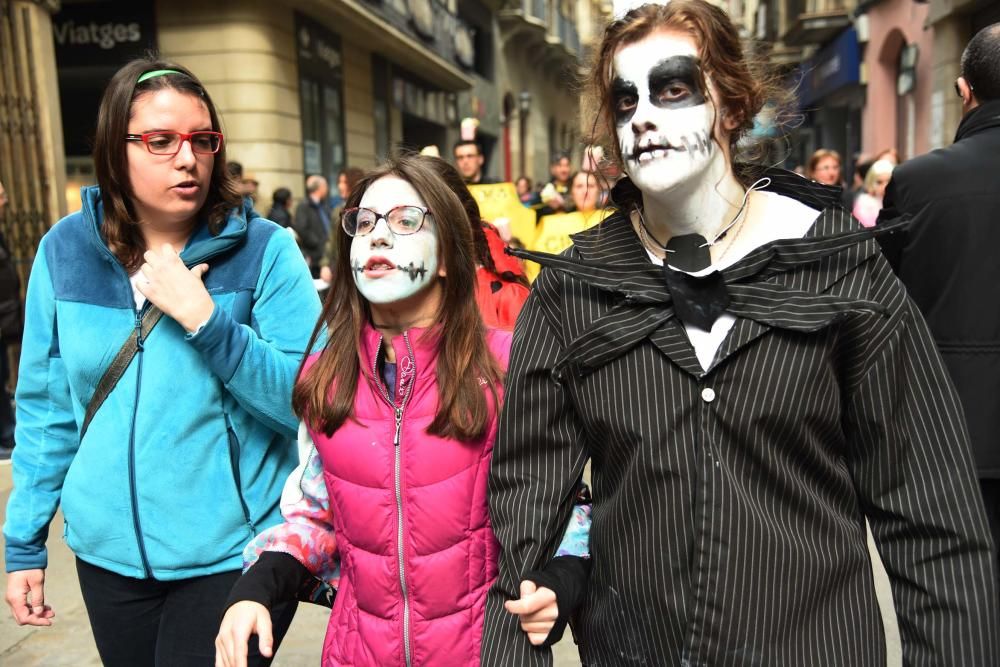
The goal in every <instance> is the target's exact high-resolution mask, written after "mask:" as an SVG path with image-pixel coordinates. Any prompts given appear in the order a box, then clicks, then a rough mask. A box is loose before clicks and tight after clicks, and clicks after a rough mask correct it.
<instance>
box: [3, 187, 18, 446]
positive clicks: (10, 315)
mask: <svg viewBox="0 0 1000 667" xmlns="http://www.w3.org/2000/svg"><path fill="white" fill-rule="evenodd" d="M6 207H7V191H6V190H5V189H4V187H3V183H0V220H3V218H4V209H6ZM23 326H24V320H23V316H22V307H21V280H20V278H18V275H17V270H16V269H15V268H14V258H13V256H12V255H11V252H10V248H9V247H7V241H6V240H5V239H4V236H3V234H2V233H0V461H8V460H10V454H11V451H12V450H13V449H14V411H13V410H12V409H11V405H10V396H9V395H8V394H7V381H8V380H9V379H10V367H9V364H8V360H7V345H8V344H16V343H19V342H20V340H21V329H22V327H23Z"/></svg>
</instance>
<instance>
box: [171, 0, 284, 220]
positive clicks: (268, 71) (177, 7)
mask: <svg viewBox="0 0 1000 667" xmlns="http://www.w3.org/2000/svg"><path fill="white" fill-rule="evenodd" d="M156 9H157V24H158V27H159V43H160V49H161V51H162V53H163V56H164V57H166V58H167V59H172V60H176V61H177V62H178V63H180V64H182V65H184V66H186V67H189V68H190V69H191V70H192V71H193V72H194V73H195V74H196V75H197V76H198V77H199V78H200V79H201V81H202V83H204V84H205V86H206V88H207V89H208V91H209V94H210V95H211V96H212V99H213V101H214V102H215V104H216V106H217V107H218V108H219V113H220V114H221V115H222V122H223V127H224V132H225V134H226V153H227V157H228V158H229V159H230V160H235V161H237V162H240V163H242V164H243V168H244V170H245V172H249V173H252V174H253V175H254V176H255V177H256V178H257V180H258V181H259V184H260V185H259V192H260V193H261V195H262V198H263V200H264V201H265V202H270V195H271V192H273V191H274V189H275V188H278V187H281V186H285V187H289V188H291V190H292V191H293V192H296V193H299V194H301V193H302V177H303V174H302V124H301V118H300V113H299V88H298V78H299V77H298V67H297V64H296V60H295V53H296V51H295V34H294V28H293V17H292V10H291V9H290V8H289V7H288V6H286V5H283V4H280V3H276V2H266V1H265V0H240V1H236V0H222V1H216V2H204V1H202V0H157V4H156Z"/></svg>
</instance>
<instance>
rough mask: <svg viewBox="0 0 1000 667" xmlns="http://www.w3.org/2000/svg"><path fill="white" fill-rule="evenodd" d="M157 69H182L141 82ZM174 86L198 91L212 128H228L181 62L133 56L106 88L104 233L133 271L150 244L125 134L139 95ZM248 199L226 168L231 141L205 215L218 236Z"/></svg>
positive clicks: (100, 160)
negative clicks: (140, 216) (139, 211)
mask: <svg viewBox="0 0 1000 667" xmlns="http://www.w3.org/2000/svg"><path fill="white" fill-rule="evenodd" d="M155 70H175V71H177V72H179V74H163V75H161V76H156V77H153V78H151V79H147V80H146V81H143V82H142V83H137V81H138V80H139V77H141V76H142V75H143V74H144V73H146V72H152V71H155ZM168 88H169V89H173V90H176V91H178V92H180V93H185V94H187V95H194V96H195V97H197V98H198V99H200V100H201V101H202V102H204V103H205V106H206V107H208V113H209V116H210V117H211V119H212V130H214V131H216V132H221V131H222V126H221V123H220V122H219V114H218V113H217V112H216V110H215V105H214V104H213V103H212V98H211V97H209V95H208V92H206V91H205V87H204V86H202V84H201V82H200V81H199V80H198V78H197V77H196V76H195V75H194V74H192V73H191V72H190V71H189V70H187V69H185V68H184V67H181V66H180V65H177V64H175V63H171V62H167V61H164V60H158V59H152V58H140V59H138V60H133V61H132V62H130V63H128V64H127V65H125V66H124V67H122V68H121V69H120V70H118V72H117V73H116V74H115V75H114V77H112V79H111V82H110V83H108V87H107V88H106V89H105V90H104V96H103V97H102V98H101V106H100V108H99V111H98V113H97V130H96V132H95V134H94V165H95V167H96V171H97V184H98V185H99V186H100V187H101V202H102V203H103V204H104V220H103V222H102V223H101V235H102V236H103V237H104V241H105V243H107V244H108V248H110V249H111V252H112V253H114V255H115V256H116V257H117V258H118V261H120V262H121V263H122V264H123V265H124V266H125V269H126V270H127V271H128V272H129V273H133V272H134V271H136V270H138V268H139V266H140V265H141V264H142V254H143V253H144V252H145V251H146V243H145V241H144V240H143V237H142V234H141V233H140V231H139V226H138V224H137V222H136V217H137V216H136V214H135V207H134V206H133V204H132V197H133V193H132V185H131V183H129V177H128V157H127V154H126V152H125V146H126V141H125V135H126V134H128V122H129V120H130V119H131V118H132V106H133V105H134V104H135V101H136V99H138V98H139V96H140V95H144V94H146V93H149V92H153V91H157V90H164V89H168ZM242 201H243V198H242V195H240V191H239V189H238V187H237V185H236V182H235V181H234V180H233V179H232V177H231V176H229V174H228V173H227V172H226V144H225V141H223V143H222V147H221V148H219V152H218V153H216V154H215V164H214V165H213V167H212V178H211V182H210V183H209V186H208V196H207V197H206V199H205V204H204V206H203V207H202V209H201V211H200V212H199V216H201V217H203V218H205V219H206V221H207V223H208V228H209V231H210V232H211V233H212V234H213V235H215V234H218V233H219V232H220V231H222V228H223V227H224V226H225V223H226V217H227V216H228V215H229V212H230V211H232V209H234V208H236V207H238V206H240V205H241V204H242Z"/></svg>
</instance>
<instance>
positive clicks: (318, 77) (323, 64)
mask: <svg viewBox="0 0 1000 667" xmlns="http://www.w3.org/2000/svg"><path fill="white" fill-rule="evenodd" d="M295 18H296V38H297V40H298V61H299V76H300V78H299V98H300V102H301V108H302V162H303V164H302V167H303V171H305V173H306V174H322V175H323V176H326V178H327V180H329V181H330V182H331V183H336V182H337V175H338V174H339V173H340V170H341V169H343V168H344V166H345V165H344V156H345V153H346V151H345V145H344V105H343V89H344V82H343V63H342V60H341V49H340V38H339V37H338V36H337V35H335V34H333V33H332V32H330V31H328V30H327V29H326V28H324V27H323V26H322V25H320V24H318V23H316V22H315V21H312V20H311V19H308V18H306V17H304V16H301V15H296V17H295Z"/></svg>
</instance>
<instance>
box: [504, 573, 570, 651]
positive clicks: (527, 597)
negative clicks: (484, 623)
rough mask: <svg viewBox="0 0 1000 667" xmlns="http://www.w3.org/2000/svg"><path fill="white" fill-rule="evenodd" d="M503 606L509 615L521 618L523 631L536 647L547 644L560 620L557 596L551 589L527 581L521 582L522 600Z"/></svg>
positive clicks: (507, 602)
mask: <svg viewBox="0 0 1000 667" xmlns="http://www.w3.org/2000/svg"><path fill="white" fill-rule="evenodd" d="M503 606H504V609H506V610H507V612H508V613H511V614H515V615H517V616H520V617H521V629H522V630H523V631H524V632H526V633H527V635H528V641H529V642H531V643H532V644H534V645H535V646H540V645H541V644H543V643H544V642H545V638H546V637H548V636H549V632H551V631H552V627H553V626H554V625H555V623H556V619H557V618H559V605H558V604H557V603H556V594H555V593H554V592H553V591H552V590H551V589H549V588H538V587H537V586H535V582H533V581H529V580H527V579H525V580H524V581H522V582H521V598H520V599H518V600H507V601H506V602H504V603H503Z"/></svg>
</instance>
